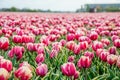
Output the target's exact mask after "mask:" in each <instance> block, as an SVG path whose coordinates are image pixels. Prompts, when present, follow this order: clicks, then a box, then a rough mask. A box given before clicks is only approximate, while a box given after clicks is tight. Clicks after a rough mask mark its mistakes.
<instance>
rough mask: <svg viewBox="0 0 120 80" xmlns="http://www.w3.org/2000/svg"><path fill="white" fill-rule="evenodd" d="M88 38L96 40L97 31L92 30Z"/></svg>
mask: <svg viewBox="0 0 120 80" xmlns="http://www.w3.org/2000/svg"><path fill="white" fill-rule="evenodd" d="M89 38H90V39H91V40H97V38H98V33H97V32H95V31H92V32H91V33H90V34H89Z"/></svg>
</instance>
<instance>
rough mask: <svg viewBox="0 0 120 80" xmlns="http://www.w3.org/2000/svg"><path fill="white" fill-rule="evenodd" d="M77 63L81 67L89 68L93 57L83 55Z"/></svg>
mask: <svg viewBox="0 0 120 80" xmlns="http://www.w3.org/2000/svg"><path fill="white" fill-rule="evenodd" d="M77 65H78V67H79V68H89V67H90V65H91V59H90V58H89V57H87V56H81V58H80V59H79V60H78V63H77Z"/></svg>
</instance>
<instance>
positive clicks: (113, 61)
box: [107, 54, 118, 65]
mask: <svg viewBox="0 0 120 80" xmlns="http://www.w3.org/2000/svg"><path fill="white" fill-rule="evenodd" d="M117 58H118V56H116V55H113V54H110V55H108V56H107V62H108V64H110V65H114V64H116V62H117Z"/></svg>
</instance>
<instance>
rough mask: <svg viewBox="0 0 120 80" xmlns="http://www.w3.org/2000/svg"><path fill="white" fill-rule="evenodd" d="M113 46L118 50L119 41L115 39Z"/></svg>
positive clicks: (119, 46)
mask: <svg viewBox="0 0 120 80" xmlns="http://www.w3.org/2000/svg"><path fill="white" fill-rule="evenodd" d="M114 46H115V47H117V48H120V39H116V40H115V41H114Z"/></svg>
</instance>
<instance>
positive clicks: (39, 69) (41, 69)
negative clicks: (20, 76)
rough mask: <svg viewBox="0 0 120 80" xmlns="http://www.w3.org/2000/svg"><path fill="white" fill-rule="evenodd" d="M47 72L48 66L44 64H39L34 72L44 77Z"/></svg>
mask: <svg viewBox="0 0 120 80" xmlns="http://www.w3.org/2000/svg"><path fill="white" fill-rule="evenodd" d="M47 72H48V68H47V65H46V64H41V65H39V66H38V67H37V68H36V74H37V75H39V76H40V77H44V76H45V75H46V74H47Z"/></svg>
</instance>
